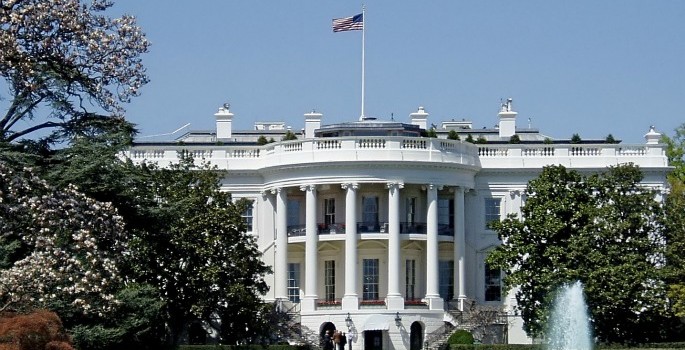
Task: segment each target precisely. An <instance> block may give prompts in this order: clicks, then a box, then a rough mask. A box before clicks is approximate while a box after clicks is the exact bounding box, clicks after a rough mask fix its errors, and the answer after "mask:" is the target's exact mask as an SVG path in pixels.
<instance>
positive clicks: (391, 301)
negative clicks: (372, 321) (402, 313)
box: [385, 295, 404, 310]
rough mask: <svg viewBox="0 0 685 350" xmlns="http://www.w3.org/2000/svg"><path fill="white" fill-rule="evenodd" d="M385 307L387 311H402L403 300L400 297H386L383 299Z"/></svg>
mask: <svg viewBox="0 0 685 350" xmlns="http://www.w3.org/2000/svg"><path fill="white" fill-rule="evenodd" d="M385 306H386V307H387V308H388V310H404V298H403V297H402V296H401V295H388V296H387V297H385Z"/></svg>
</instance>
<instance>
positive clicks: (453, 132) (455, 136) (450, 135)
mask: <svg viewBox="0 0 685 350" xmlns="http://www.w3.org/2000/svg"><path fill="white" fill-rule="evenodd" d="M447 139H448V140H460V138H459V134H458V133H457V131H456V130H450V131H449V132H448V133H447Z"/></svg>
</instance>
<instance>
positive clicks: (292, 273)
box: [288, 263, 300, 303]
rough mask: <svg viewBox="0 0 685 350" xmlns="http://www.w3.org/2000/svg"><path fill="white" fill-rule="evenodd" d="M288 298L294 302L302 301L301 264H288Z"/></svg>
mask: <svg viewBox="0 0 685 350" xmlns="http://www.w3.org/2000/svg"><path fill="white" fill-rule="evenodd" d="M288 299H289V300H290V301H292V302H293V303H299V302H300V264H299V263H289V264H288Z"/></svg>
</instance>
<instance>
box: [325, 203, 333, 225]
mask: <svg viewBox="0 0 685 350" xmlns="http://www.w3.org/2000/svg"><path fill="white" fill-rule="evenodd" d="M323 220H324V223H325V224H326V227H328V226H330V225H334V224H335V198H326V199H324V201H323Z"/></svg>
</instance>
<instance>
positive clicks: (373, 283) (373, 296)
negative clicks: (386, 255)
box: [362, 259, 378, 300]
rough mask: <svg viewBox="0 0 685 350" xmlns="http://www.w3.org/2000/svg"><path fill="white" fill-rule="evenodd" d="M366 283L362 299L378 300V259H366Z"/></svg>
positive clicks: (364, 264) (364, 266)
mask: <svg viewBox="0 0 685 350" xmlns="http://www.w3.org/2000/svg"><path fill="white" fill-rule="evenodd" d="M363 268H364V276H363V278H364V283H363V286H362V287H363V291H364V293H363V294H362V299H363V300H378V259H364V263H363Z"/></svg>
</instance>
